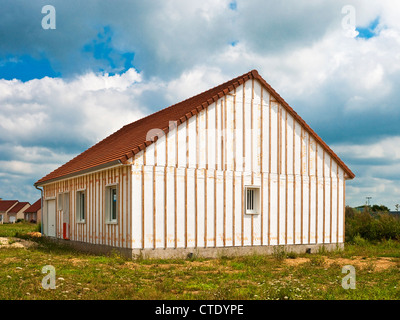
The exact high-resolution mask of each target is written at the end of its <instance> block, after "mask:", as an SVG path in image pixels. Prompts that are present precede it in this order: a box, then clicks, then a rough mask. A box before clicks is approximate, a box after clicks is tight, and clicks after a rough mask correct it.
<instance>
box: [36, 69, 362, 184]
mask: <svg viewBox="0 0 400 320" xmlns="http://www.w3.org/2000/svg"><path fill="white" fill-rule="evenodd" d="M249 79H257V80H259V81H260V82H261V83H262V84H263V85H264V86H265V87H266V89H267V90H268V91H269V92H270V94H271V95H272V96H273V97H274V98H275V99H276V100H277V101H278V102H279V103H281V104H282V105H283V106H284V107H285V108H286V109H287V110H288V112H289V113H290V114H291V115H292V116H293V117H294V118H296V120H297V121H298V122H300V123H301V124H302V125H303V127H304V128H305V129H306V130H307V131H308V132H309V133H310V134H311V135H312V136H313V137H314V138H315V139H316V140H317V141H318V142H319V143H321V144H322V145H323V146H324V148H325V149H326V151H327V152H328V153H329V154H330V155H331V156H332V157H333V158H334V159H335V160H336V161H337V162H338V163H339V165H340V166H341V167H342V168H343V170H344V171H345V172H346V174H347V175H348V177H349V178H354V176H355V175H354V173H353V172H352V171H351V170H350V169H349V168H348V167H347V166H346V165H345V164H344V163H343V162H342V160H340V158H339V157H338V156H337V155H336V154H335V153H334V152H333V151H332V150H331V149H330V148H329V147H328V145H327V144H326V143H325V142H324V141H323V140H322V139H321V138H320V137H319V136H318V135H317V134H316V133H315V132H314V131H313V130H312V129H311V128H310V127H309V126H308V125H307V124H306V122H305V121H304V120H303V119H302V118H301V117H300V116H299V115H298V114H297V113H296V112H295V111H294V110H293V109H292V108H291V107H290V106H289V105H288V104H287V103H286V101H285V100H284V99H283V98H282V97H281V96H280V95H279V94H278V93H277V92H276V91H275V90H274V89H273V88H272V87H271V86H270V85H269V84H268V83H267V82H266V81H265V80H264V79H263V78H262V77H261V76H260V75H259V74H258V72H257V71H256V70H252V71H250V72H248V73H245V74H243V75H241V76H239V77H237V78H234V79H232V80H230V81H228V82H225V83H223V84H221V85H219V86H216V87H214V88H212V89H210V90H207V91H205V92H203V93H200V94H198V95H196V96H193V97H191V98H189V99H187V100H184V101H182V102H179V103H177V104H175V105H172V106H170V107H168V108H165V109H162V110H160V111H158V112H155V113H153V114H151V115H149V116H147V117H144V118H142V119H140V120H137V121H135V122H133V123H131V124H128V125H125V126H124V127H122V128H121V129H119V130H118V131H116V132H115V133H113V134H111V135H110V136H108V137H107V138H105V139H104V140H102V141H100V142H98V143H97V144H95V145H94V146H92V147H91V148H89V149H87V150H86V151H84V152H83V153H81V154H80V155H78V156H76V157H75V158H73V159H72V160H70V161H69V162H67V163H66V164H64V165H62V166H61V167H59V168H58V169H56V170H54V171H53V172H51V173H49V174H48V175H46V176H45V177H43V178H42V179H40V180H38V181H37V182H36V183H35V185H40V184H43V183H44V182H50V181H51V180H56V179H59V178H62V177H65V176H67V175H68V176H69V175H73V174H76V173H79V172H82V171H85V170H88V169H92V168H95V167H98V166H102V165H105V166H106V165H107V164H111V163H126V162H127V160H128V159H129V158H131V157H132V156H133V155H134V154H136V153H138V152H140V151H141V150H143V149H145V148H146V147H147V146H148V145H150V144H151V143H152V142H151V141H148V140H146V135H147V133H148V132H149V131H150V130H152V129H155V128H159V129H162V130H163V131H164V132H165V133H167V132H168V131H169V121H175V120H176V121H177V124H178V125H179V124H181V123H183V122H185V121H186V120H187V119H189V118H191V117H192V116H193V115H195V114H197V113H198V112H200V111H201V110H203V109H205V108H207V107H208V106H209V105H210V104H212V103H213V102H214V101H217V100H218V99H219V98H221V97H223V96H225V95H226V94H227V93H229V92H231V91H233V90H234V88H236V87H238V86H240V85H241V84H243V83H244V82H245V81H247V80H249ZM156 140H157V137H155V139H154V141H156Z"/></svg>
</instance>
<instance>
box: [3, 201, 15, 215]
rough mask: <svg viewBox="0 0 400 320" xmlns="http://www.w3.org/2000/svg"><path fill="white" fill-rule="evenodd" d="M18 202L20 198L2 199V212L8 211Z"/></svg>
mask: <svg viewBox="0 0 400 320" xmlns="http://www.w3.org/2000/svg"><path fill="white" fill-rule="evenodd" d="M17 202H18V200H0V212H6V211H7V210H9V209H10V208H11V207H12V206H13V205H15V204H16V203H17Z"/></svg>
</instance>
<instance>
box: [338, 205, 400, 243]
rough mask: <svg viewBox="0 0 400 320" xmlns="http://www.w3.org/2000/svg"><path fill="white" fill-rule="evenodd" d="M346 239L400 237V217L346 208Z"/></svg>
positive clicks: (378, 239) (358, 240)
mask: <svg viewBox="0 0 400 320" xmlns="http://www.w3.org/2000/svg"><path fill="white" fill-rule="evenodd" d="M345 227H346V231H345V232H346V241H349V242H355V241H357V242H360V237H361V238H362V239H365V240H368V241H381V240H389V239H400V219H399V217H397V216H394V215H391V214H389V213H370V212H368V211H362V212H358V211H357V210H354V209H352V208H346V226H345Z"/></svg>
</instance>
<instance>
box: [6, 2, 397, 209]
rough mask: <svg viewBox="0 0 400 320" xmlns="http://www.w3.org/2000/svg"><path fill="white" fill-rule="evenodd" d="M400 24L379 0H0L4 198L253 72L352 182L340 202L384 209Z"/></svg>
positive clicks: (22, 194)
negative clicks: (51, 13)
mask: <svg viewBox="0 0 400 320" xmlns="http://www.w3.org/2000/svg"><path fill="white" fill-rule="evenodd" d="M45 5H52V6H54V8H55V10H56V28H55V29H43V28H42V24H41V22H42V19H43V18H44V17H45V14H43V13H42V12H41V10H42V8H43V6H45ZM349 5H350V6H351V8H352V10H353V11H354V12H353V13H354V21H352V20H346V21H347V22H346V23H347V27H349V26H350V30H349V29H346V25H344V23H343V21H344V19H346V14H344V13H343V12H342V9H343V8H344V7H346V6H349ZM398 16H400V5H398V4H396V3H394V2H393V1H378V0H376V1H370V2H368V4H366V3H365V2H364V1H361V0H360V1H337V0H331V1H319V0H314V1H308V2H298V1H289V0H286V1H281V2H277V1H261V0H253V1H241V0H234V1H232V0H214V1H211V0H209V1H202V2H195V1H183V0H180V1H177V0H175V1H161V0H159V1H151V2H144V1H126V0H116V1H95V0H87V1H84V2H82V1H81V2H79V1H75V0H72V1H68V2H66V1H61V0H56V1H51V2H49V1H42V0H38V1H23V0H4V1H3V2H2V10H1V13H0V40H1V41H0V182H1V183H0V197H2V198H7V199H19V200H21V201H30V202H33V201H35V200H36V199H37V198H38V197H39V195H40V193H39V192H38V191H37V190H36V189H35V188H34V187H33V183H34V182H35V181H37V180H38V179H39V178H41V177H42V176H43V175H45V174H47V173H48V172H50V171H52V170H54V169H55V168H57V167H58V166H60V165H62V164H63V163H65V162H67V161H68V160H70V159H71V158H72V157H74V156H75V155H76V154H78V153H80V152H82V151H83V150H85V149H86V148H88V147H90V146H91V145H93V144H94V143H96V142H97V141H99V140H100V139H103V138H104V137H105V136H107V135H108V134H111V133H112V132H114V131H115V130H117V129H119V128H120V127H121V126H123V125H125V124H127V123H129V122H132V121H134V120H137V119H139V118H141V117H143V116H145V115H146V114H148V113H150V112H154V111H156V110H158V109H160V108H163V107H166V106H168V105H171V104H173V103H176V102H178V101H180V100H183V99H185V98H187V97H189V96H191V95H194V94H196V93H198V92H201V91H203V90H206V89H208V88H210V87H213V86H215V85H218V84H219V83H221V82H223V81H226V80H228V79H231V78H233V77H235V76H237V75H240V74H242V73H245V72H247V71H249V70H252V69H257V70H258V71H259V73H260V74H261V75H262V76H263V77H264V78H265V79H266V81H267V82H269V83H270V84H271V85H272V86H273V87H274V88H275V90H276V91H277V92H279V93H280V94H281V96H282V97H284V99H285V100H286V101H287V102H288V103H289V104H290V105H291V106H292V107H293V108H294V109H295V110H296V112H298V113H299V114H300V115H301V116H302V117H303V119H305V121H306V122H307V123H308V124H309V125H310V126H311V127H312V128H313V129H314V130H315V131H316V132H317V133H318V134H319V135H320V136H321V137H322V138H323V139H324V140H325V141H326V142H327V143H328V144H329V145H330V146H331V147H332V149H333V150H334V151H335V152H336V153H337V154H338V155H339V156H340V157H341V158H342V160H343V161H344V162H345V163H346V164H347V165H348V166H349V167H350V168H351V169H352V170H353V172H354V173H355V174H356V179H354V180H353V181H350V182H348V184H347V188H346V192H347V203H348V204H349V205H353V206H356V205H360V204H363V203H365V199H366V196H371V197H372V199H371V202H372V203H376V204H385V205H387V206H389V207H390V208H392V209H393V208H394V205H395V204H396V203H400V184H399V182H400V132H399V131H400V130H399V125H398V121H397V119H400V108H399V104H400V93H398V90H397V88H398V86H399V81H400V58H399V54H398V52H400V50H399V49H400V48H399V47H400V22H399V21H398ZM349 23H350V24H349ZM352 23H353V24H352Z"/></svg>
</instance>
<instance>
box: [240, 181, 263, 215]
mask: <svg viewBox="0 0 400 320" xmlns="http://www.w3.org/2000/svg"><path fill="white" fill-rule="evenodd" d="M244 196H245V213H246V214H259V213H260V187H254V186H249V187H246V188H245V195H244Z"/></svg>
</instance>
